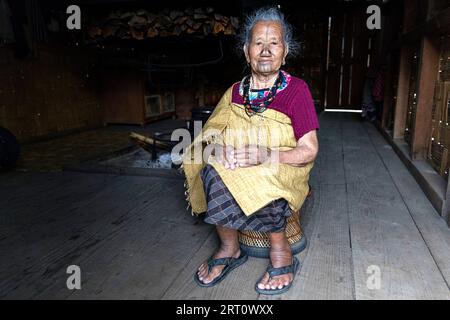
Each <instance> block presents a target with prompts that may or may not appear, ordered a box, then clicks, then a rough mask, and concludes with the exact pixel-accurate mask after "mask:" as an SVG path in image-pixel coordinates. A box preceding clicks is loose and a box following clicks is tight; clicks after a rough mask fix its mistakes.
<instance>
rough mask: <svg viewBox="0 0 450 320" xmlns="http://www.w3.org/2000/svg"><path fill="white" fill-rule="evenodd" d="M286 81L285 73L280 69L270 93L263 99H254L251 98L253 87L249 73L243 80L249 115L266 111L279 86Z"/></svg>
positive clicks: (246, 109) (244, 98)
mask: <svg viewBox="0 0 450 320" xmlns="http://www.w3.org/2000/svg"><path fill="white" fill-rule="evenodd" d="M283 81H284V76H283V73H282V72H281V71H280V72H279V73H278V77H277V79H276V80H275V83H274V84H273V86H272V88H270V91H269V94H268V95H267V96H266V97H265V98H264V99H263V100H262V101H252V100H251V99H250V87H251V84H250V82H251V75H248V76H247V77H245V78H244V80H243V96H242V97H243V100H244V106H245V112H246V113H247V115H248V116H249V117H251V116H253V115H255V114H256V113H262V112H264V111H265V110H266V109H267V107H268V106H269V104H271V103H272V101H273V99H274V98H275V95H276V93H277V90H278V88H280V87H281V85H282V84H283Z"/></svg>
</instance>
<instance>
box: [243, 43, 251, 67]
mask: <svg viewBox="0 0 450 320" xmlns="http://www.w3.org/2000/svg"><path fill="white" fill-rule="evenodd" d="M244 54H245V60H247V64H249V63H250V55H249V54H248V46H247V45H246V44H244Z"/></svg>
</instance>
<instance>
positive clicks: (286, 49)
mask: <svg viewBox="0 0 450 320" xmlns="http://www.w3.org/2000/svg"><path fill="white" fill-rule="evenodd" d="M288 53H289V46H288V45H286V46H285V49H284V56H283V65H284V64H285V63H286V57H287V55H288Z"/></svg>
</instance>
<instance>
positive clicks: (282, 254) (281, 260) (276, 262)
mask: <svg viewBox="0 0 450 320" xmlns="http://www.w3.org/2000/svg"><path fill="white" fill-rule="evenodd" d="M270 262H271V264H272V266H273V267H274V268H281V267H286V266H289V265H292V264H293V256H292V252H291V247H290V246H289V245H288V246H283V247H282V248H273V247H271V248H270ZM293 280H294V275H293V274H292V273H286V274H282V275H279V276H274V277H273V278H272V279H270V280H269V274H268V273H267V272H266V273H265V274H264V277H263V278H262V279H261V281H260V282H259V283H258V288H259V289H265V290H275V289H282V288H283V287H285V286H287V285H289V284H290V283H291V282H292V281H293Z"/></svg>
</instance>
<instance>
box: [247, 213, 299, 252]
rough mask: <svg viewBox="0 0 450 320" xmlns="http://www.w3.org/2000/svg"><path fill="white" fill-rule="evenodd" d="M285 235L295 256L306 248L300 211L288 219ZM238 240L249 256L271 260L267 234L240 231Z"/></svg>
mask: <svg viewBox="0 0 450 320" xmlns="http://www.w3.org/2000/svg"><path fill="white" fill-rule="evenodd" d="M285 233H286V237H287V239H288V242H289V244H290V245H291V249H292V253H293V254H297V253H299V252H301V251H303V250H304V249H305V248H306V237H305V236H304V235H303V233H302V229H301V227H300V212H299V211H294V212H293V213H292V215H291V216H290V217H289V218H288V219H287V223H286V230H285ZM238 238H239V243H240V246H241V249H242V250H243V251H245V252H246V253H247V254H248V255H249V256H252V257H258V258H269V249H270V240H269V236H268V235H267V233H265V232H258V231H239V232H238Z"/></svg>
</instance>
